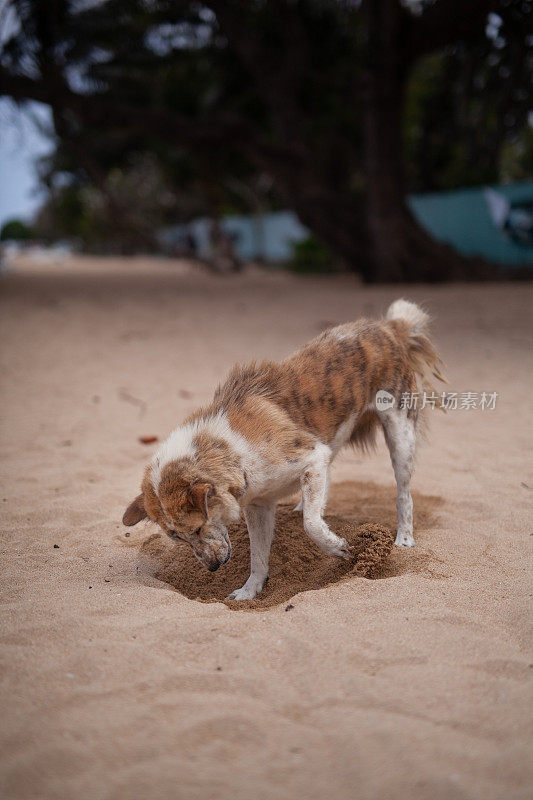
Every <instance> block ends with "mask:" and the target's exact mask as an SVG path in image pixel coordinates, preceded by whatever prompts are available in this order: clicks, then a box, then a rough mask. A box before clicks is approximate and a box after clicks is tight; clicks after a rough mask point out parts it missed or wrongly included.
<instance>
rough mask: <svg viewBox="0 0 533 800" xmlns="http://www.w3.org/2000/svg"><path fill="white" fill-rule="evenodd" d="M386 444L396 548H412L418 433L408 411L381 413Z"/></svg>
mask: <svg viewBox="0 0 533 800" xmlns="http://www.w3.org/2000/svg"><path fill="white" fill-rule="evenodd" d="M379 418H380V420H381V423H382V425H383V431H384V433H385V441H386V442H387V446H388V448H389V453H390V458H391V461H392V466H393V469H394V476H395V478H396V487H397V493H398V497H397V501H396V507H397V509H398V533H397V534H396V540H395V544H397V545H402V546H403V547H413V546H414V544H415V540H414V537H413V500H412V498H411V475H412V474H413V468H414V460H415V445H416V430H415V423H414V420H412V419H410V418H409V417H408V416H407V412H406V410H405V409H401V408H389V409H387V410H386V411H382V412H379Z"/></svg>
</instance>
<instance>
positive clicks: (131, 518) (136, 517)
mask: <svg viewBox="0 0 533 800" xmlns="http://www.w3.org/2000/svg"><path fill="white" fill-rule="evenodd" d="M147 516H148V514H147V513H146V509H145V507H144V495H143V494H142V493H141V494H139V495H137V497H136V498H135V500H133V502H131V503H130V504H129V506H128V507H127V509H126V510H125V512H124V516H123V517H122V522H123V524H124V525H127V526H128V527H130V526H131V525H137V523H138V522H140V521H141V520H142V519H146V517H147Z"/></svg>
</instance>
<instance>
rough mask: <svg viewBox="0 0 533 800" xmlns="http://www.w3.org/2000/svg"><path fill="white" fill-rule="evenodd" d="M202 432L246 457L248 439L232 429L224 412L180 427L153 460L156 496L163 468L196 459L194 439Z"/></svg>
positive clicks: (153, 481) (173, 432) (152, 470)
mask: <svg viewBox="0 0 533 800" xmlns="http://www.w3.org/2000/svg"><path fill="white" fill-rule="evenodd" d="M201 432H206V433H210V434H211V435H212V436H214V437H216V438H217V439H224V440H225V441H226V442H228V444H229V445H230V446H231V447H232V449H233V450H235V451H236V452H237V453H239V454H240V455H244V454H245V453H246V452H247V451H248V449H249V445H248V442H247V441H246V439H245V438H244V437H243V436H241V435H240V434H238V433H236V432H235V431H234V430H233V429H232V428H231V426H230V424H229V422H228V419H227V417H226V415H225V414H224V413H222V412H220V413H219V414H215V415H214V416H212V417H205V418H203V419H198V420H196V421H195V422H190V423H188V424H187V425H180V426H179V427H178V428H175V430H173V431H172V433H171V434H170V436H169V437H168V439H166V440H165V441H164V442H163V444H162V445H161V447H160V448H159V450H158V451H157V452H156V453H155V455H154V457H153V458H152V463H151V478H152V485H153V487H154V491H155V493H156V494H157V492H158V489H159V483H160V481H161V472H162V470H163V467H164V466H165V465H166V464H168V463H169V462H170V461H175V460H176V459H179V458H187V457H190V458H194V457H195V455H196V448H195V446H194V438H195V437H196V436H197V435H198V434H199V433H201Z"/></svg>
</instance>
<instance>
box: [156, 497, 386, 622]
mask: <svg viewBox="0 0 533 800" xmlns="http://www.w3.org/2000/svg"><path fill="white" fill-rule="evenodd" d="M325 519H326V521H327V523H328V525H329V527H330V529H331V530H332V531H334V532H335V533H336V534H337V535H338V536H342V537H343V538H344V539H346V541H347V542H348V544H349V545H350V547H351V549H352V559H351V560H350V561H344V560H340V559H336V558H324V556H323V554H322V553H321V552H320V550H319V549H318V547H317V546H316V545H315V544H314V543H313V542H312V541H310V540H309V539H308V538H307V537H306V536H305V535H304V531H303V526H302V515H301V514H300V513H298V512H294V511H291V510H290V508H288V507H283V506H281V507H280V508H279V511H278V514H277V518H276V538H275V541H274V543H273V546H272V551H271V554H270V564H269V567H270V569H269V579H268V583H267V585H266V586H265V587H264V590H263V591H262V592H261V594H260V595H259V596H258V597H256V598H254V599H253V600H247V601H245V602H243V601H240V602H237V601H232V600H229V599H228V595H229V594H230V593H231V592H232V590H233V589H235V588H236V587H239V586H242V585H243V584H244V582H245V581H246V579H247V578H248V575H249V574H250V547H249V541H248V535H247V532H246V525H245V524H244V521H241V522H239V523H238V524H235V525H232V526H231V527H230V529H229V533H230V538H231V543H232V547H233V550H234V552H233V557H232V558H231V560H230V562H229V564H228V565H227V567H226V568H225V569H219V570H218V572H217V574H216V575H212V574H209V572H207V571H206V570H205V568H202V567H201V565H200V564H199V563H198V561H197V560H196V559H195V557H194V554H193V552H192V550H191V549H190V547H187V546H186V545H185V546H178V547H175V546H172V542H171V541H170V540H169V539H168V537H166V536H164V535H160V534H158V533H155V534H153V535H152V536H150V537H149V538H148V539H146V540H145V541H144V542H143V543H142V545H141V553H142V555H143V556H146V557H147V558H148V559H149V560H151V562H152V564H151V569H152V570H153V572H154V575H155V577H156V578H158V579H159V580H160V581H164V582H165V583H168V584H169V585H170V586H173V587H174V588H175V589H176V591H178V592H180V594H182V595H184V596H185V597H189V598H190V599H191V600H201V601H202V602H205V603H209V602H223V603H225V604H226V605H227V606H228V608H232V609H234V610H235V611H238V610H239V609H247V610H253V611H259V610H261V609H266V608H271V607H272V606H277V605H279V603H283V602H286V601H288V600H290V599H291V598H292V597H293V596H295V595H296V594H299V593H300V592H306V591H310V590H311V589H314V590H317V589H322V588H324V587H325V586H329V585H330V584H332V583H337V582H338V581H340V580H346V579H348V578H353V577H355V576H360V577H364V578H373V577H376V576H377V575H379V574H381V573H382V572H384V571H385V570H386V569H387V559H388V556H389V554H390V552H391V550H392V546H393V542H394V537H393V535H392V532H391V531H390V529H389V528H386V527H385V526H383V525H380V524H379V523H366V524H364V525H357V526H356V525H354V524H353V523H352V524H350V522H348V521H347V520H345V519H343V518H342V517H336V516H335V515H333V514H328V515H326V517H325ZM147 566H148V565H147ZM148 569H150V566H148Z"/></svg>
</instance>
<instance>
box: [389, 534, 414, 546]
mask: <svg viewBox="0 0 533 800" xmlns="http://www.w3.org/2000/svg"><path fill="white" fill-rule="evenodd" d="M394 544H396V545H398V547H414V546H415V540H414V538H413V536H412V534H410V533H400V531H398V533H397V534H396V539H395V540H394Z"/></svg>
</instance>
